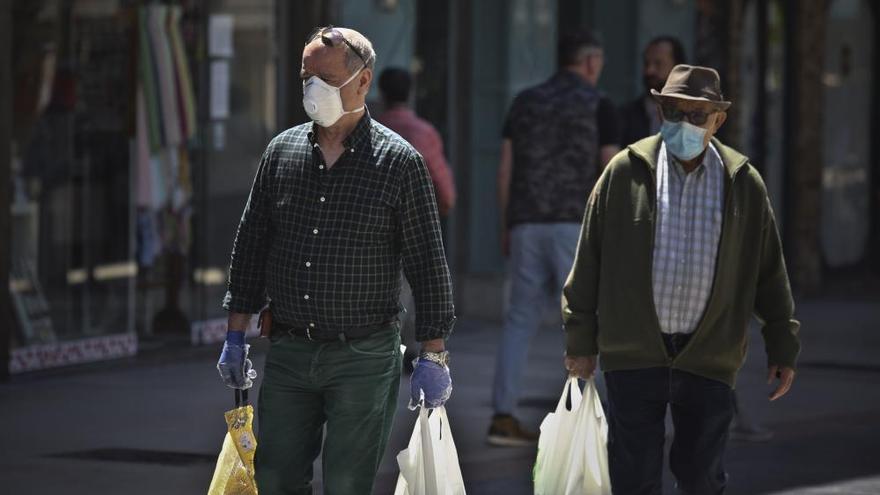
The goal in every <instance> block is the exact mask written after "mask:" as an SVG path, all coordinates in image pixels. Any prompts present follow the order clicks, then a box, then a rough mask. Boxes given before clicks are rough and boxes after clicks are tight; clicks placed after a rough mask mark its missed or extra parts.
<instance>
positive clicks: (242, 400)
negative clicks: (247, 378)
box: [235, 389, 248, 407]
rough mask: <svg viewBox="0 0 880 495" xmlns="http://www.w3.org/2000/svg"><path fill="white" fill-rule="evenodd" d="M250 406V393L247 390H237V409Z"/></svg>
mask: <svg viewBox="0 0 880 495" xmlns="http://www.w3.org/2000/svg"><path fill="white" fill-rule="evenodd" d="M247 404H248V391H247V389H244V390H239V389H235V407H242V406H246V405H247Z"/></svg>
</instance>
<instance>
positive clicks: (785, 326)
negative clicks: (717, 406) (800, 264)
mask: <svg viewBox="0 0 880 495" xmlns="http://www.w3.org/2000/svg"><path fill="white" fill-rule="evenodd" d="M712 143H713V144H714V145H715V148H716V149H717V150H718V153H719V154H720V155H721V160H722V162H723V163H724V167H725V169H726V171H727V173H726V174H725V179H724V213H723V221H722V222H723V223H722V230H721V240H720V241H719V242H720V243H719V246H718V261H717V263H716V268H715V281H714V285H713V287H712V293H711V296H710V297H709V302H708V304H707V307H706V311H705V314H704V315H703V317H702V319H701V321H700V324H699V325H698V326H697V329H696V331H695V332H694V334H693V337H692V338H691V340H690V342H689V343H688V344H687V346H686V347H685V348H684V349H683V350H682V351H681V352H680V353H679V354H678V356H677V357H675V358H674V359H673V358H670V357H669V355H668V353H667V351H666V347H665V346H664V344H663V339H662V336H661V333H660V323H659V321H658V319H657V311H656V309H655V308H654V296H653V287H652V262H653V251H654V224H655V218H656V190H657V188H656V186H655V177H656V173H655V172H656V161H657V156H658V154H659V151H660V145H661V139H660V136H659V135H657V136H652V137H649V138H646V139H643V140H641V141H638V142H636V143H634V144H632V145H630V146H629V147H627V149H625V150H623V151H621V152H620V153H619V154H618V155H617V156H615V157H614V158H613V159H612V160H611V162H610V163H609V164H608V166H607V167H606V169H605V171H604V172H603V174H602V176H601V177H600V178H599V181H598V182H597V183H596V187H595V189H593V193H592V194H591V195H590V199H589V201H588V204H587V211H586V214H585V215H584V220H583V226H582V230H581V238H580V242H579V244H578V249H577V255H576V257H575V261H574V266H573V267H572V271H571V274H570V275H569V277H568V280H567V281H566V284H565V288H564V289H563V296H562V316H563V321H564V323H565V331H566V351H567V353H568V355H571V356H590V355H595V354H599V356H600V360H601V363H602V369H603V370H604V371H614V370H627V369H642V368H651V367H671V368H675V369H680V370H684V371H688V372H691V373H695V374H697V375H700V376H704V377H707V378H711V379H714V380H719V381H722V382H725V383H727V384H729V385H730V386H731V387H733V386H735V383H736V374H737V371H739V369H740V367H742V365H743V362H744V361H745V356H746V348H747V345H748V324H749V320H750V318H751V316H752V314H754V315H756V316H757V317H758V319H759V320H760V321H761V322H762V323H763V325H764V326H763V330H762V333H763V336H764V343H765V346H766V350H767V358H768V364H771V365H779V366H789V367H792V368H794V367H795V362H796V360H797V356H798V353H799V352H800V341H799V339H798V329H799V327H800V324H799V323H798V322H797V321H796V320H794V319H793V315H794V301H793V300H792V296H791V288H790V285H789V281H788V274H787V272H786V269H785V261H784V259H783V256H782V245H781V241H780V239H779V233H778V231H777V228H776V220H775V218H774V215H773V209H772V208H771V206H770V201H769V199H768V196H767V188H766V186H765V185H764V182H763V181H762V180H761V176H760V175H759V174H758V172H757V171H756V170H755V169H754V168H753V167H752V166H751V165H750V164H749V161H748V158H746V157H745V156H743V155H741V154H740V153H738V152H736V151H735V150H733V149H731V148H729V147H727V146H724V145H723V144H721V142H719V141H718V140H716V139H713V140H712Z"/></svg>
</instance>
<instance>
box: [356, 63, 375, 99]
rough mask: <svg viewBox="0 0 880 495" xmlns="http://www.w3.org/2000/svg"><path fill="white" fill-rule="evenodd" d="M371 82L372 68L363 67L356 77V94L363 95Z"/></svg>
mask: <svg viewBox="0 0 880 495" xmlns="http://www.w3.org/2000/svg"><path fill="white" fill-rule="evenodd" d="M372 82H373V69H364V70H363V71H361V75H360V77H359V78H358V95H365V94H367V91H369V90H370V83H372Z"/></svg>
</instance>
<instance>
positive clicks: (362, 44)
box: [308, 26, 376, 74]
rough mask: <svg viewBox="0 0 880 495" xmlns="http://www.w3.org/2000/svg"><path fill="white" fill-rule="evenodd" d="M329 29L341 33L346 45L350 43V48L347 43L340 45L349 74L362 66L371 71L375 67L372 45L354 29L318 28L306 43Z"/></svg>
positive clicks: (374, 53) (374, 52)
mask: <svg viewBox="0 0 880 495" xmlns="http://www.w3.org/2000/svg"><path fill="white" fill-rule="evenodd" d="M331 27H332V28H333V29H336V30H337V31H339V32H340V33H342V35H343V36H344V37H345V39H346V40H347V41H348V43H351V46H349V45H348V43H340V45H342V47H343V49H344V50H345V68H346V69H347V70H348V73H349V74H354V73H355V72H357V71H358V70H360V69H361V67H364V66H366V68H367V69H371V70H372V69H373V68H374V67H375V66H376V51H375V50H374V49H373V43H371V42H370V40H368V39H367V37H366V36H364V35H362V34H361V33H359V32H357V31H355V30H354V29H348V28H342V27H333V26H327V27H325V28H318V29H317V30H316V31H315V35H314V36H313V37H312V38H311V39H309V41H308V43H311V42H312V41H314V40H315V39H317V38H318V37H319V34H320V33H321V32H322V31H323V30H324V29H328V28H331ZM352 47H354V50H352ZM355 50H357V52H355ZM358 54H360V55H358Z"/></svg>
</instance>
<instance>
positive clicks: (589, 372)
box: [565, 356, 596, 380]
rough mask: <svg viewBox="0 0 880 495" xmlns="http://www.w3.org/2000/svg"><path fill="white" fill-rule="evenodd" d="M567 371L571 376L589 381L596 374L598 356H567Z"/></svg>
mask: <svg viewBox="0 0 880 495" xmlns="http://www.w3.org/2000/svg"><path fill="white" fill-rule="evenodd" d="M565 369H567V370H568V375H569V376H576V377H578V378H580V379H582V380H588V379H590V378H591V377H592V376H593V373H595V372H596V356H565Z"/></svg>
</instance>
